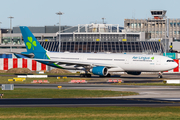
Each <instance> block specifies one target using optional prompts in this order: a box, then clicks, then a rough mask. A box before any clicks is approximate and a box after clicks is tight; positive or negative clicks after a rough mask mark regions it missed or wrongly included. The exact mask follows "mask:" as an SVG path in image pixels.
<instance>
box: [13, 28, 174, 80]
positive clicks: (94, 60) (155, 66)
mask: <svg viewBox="0 0 180 120" xmlns="http://www.w3.org/2000/svg"><path fill="white" fill-rule="evenodd" d="M20 29H21V33H22V35H23V38H24V42H25V45H26V49H27V52H22V53H21V54H15V55H16V56H17V57H18V58H27V59H34V60H36V61H38V62H41V63H44V64H46V65H49V66H53V67H56V68H61V69H68V70H84V71H85V74H81V77H91V74H88V73H93V74H95V75H99V76H110V74H109V72H127V73H128V74H132V75H140V74H141V72H159V73H162V72H163V71H167V70H171V69H173V68H175V67H177V63H176V62H174V60H173V59H171V58H168V57H165V56H160V55H138V54H119V53H116V54H111V53H68V52H50V51H47V50H45V49H44V48H43V47H42V46H41V45H40V43H39V42H38V41H37V40H36V38H35V37H34V35H33V34H32V33H31V31H30V30H29V29H28V27H25V26H21V27H20ZM159 78H162V74H159Z"/></svg>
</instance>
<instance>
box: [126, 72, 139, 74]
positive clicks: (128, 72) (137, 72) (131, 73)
mask: <svg viewBox="0 0 180 120" xmlns="http://www.w3.org/2000/svg"><path fill="white" fill-rule="evenodd" d="M127 74H130V75H140V74H141V72H127Z"/></svg>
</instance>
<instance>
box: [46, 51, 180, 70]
mask: <svg viewBox="0 0 180 120" xmlns="http://www.w3.org/2000/svg"><path fill="white" fill-rule="evenodd" d="M47 55H48V56H49V58H50V59H53V60H54V59H56V60H57V61H61V60H63V61H64V60H65V61H67V64H61V63H59V64H58V65H59V66H61V67H63V68H65V69H71V70H83V69H84V67H82V66H78V65H72V64H68V61H69V62H71V61H75V62H77V63H81V62H86V63H89V64H90V65H92V66H93V64H97V63H101V64H108V65H111V66H116V67H109V68H108V71H109V72H118V71H119V72H123V71H139V72H160V71H166V70H171V69H173V68H175V67H177V63H176V62H174V61H173V59H171V58H168V57H165V56H161V55H142V54H119V53H116V54H113V53H109V54H108V53H57V52H47ZM105 67H106V66H105Z"/></svg>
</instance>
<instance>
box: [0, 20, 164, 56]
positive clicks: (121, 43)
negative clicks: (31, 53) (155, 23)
mask: <svg viewBox="0 0 180 120" xmlns="http://www.w3.org/2000/svg"><path fill="white" fill-rule="evenodd" d="M29 29H30V30H31V31H32V32H33V34H34V36H35V37H36V38H37V40H38V41H39V42H40V44H41V45H42V46H43V47H44V48H45V49H46V50H48V51H59V33H58V31H59V27H58V26H45V27H29ZM11 38H12V39H11ZM148 39H149V35H148V34H145V32H131V31H130V30H128V29H124V28H123V27H120V26H119V25H115V24H94V23H92V24H84V25H78V26H75V27H74V26H61V34H60V40H61V46H60V51H61V52H65V51H68V52H80V53H85V52H87V53H91V52H94V53H97V52H111V53H132V52H133V53H134V52H135V53H163V52H164V47H163V45H162V43H161V42H159V41H148ZM0 48H1V51H0V52H1V53H5V52H9V51H14V52H18V51H19V52H21V51H22V50H25V45H24V43H23V38H22V35H21V32H20V29H19V27H14V28H13V33H12V34H10V33H2V34H1V45H0ZM7 48H10V49H7ZM11 48H12V49H11Z"/></svg>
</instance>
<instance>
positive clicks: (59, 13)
mask: <svg viewBox="0 0 180 120" xmlns="http://www.w3.org/2000/svg"><path fill="white" fill-rule="evenodd" d="M56 14H57V15H59V52H61V35H60V34H61V24H60V21H61V15H62V14H63V13H62V12H60V11H59V12H58V13H56Z"/></svg>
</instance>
